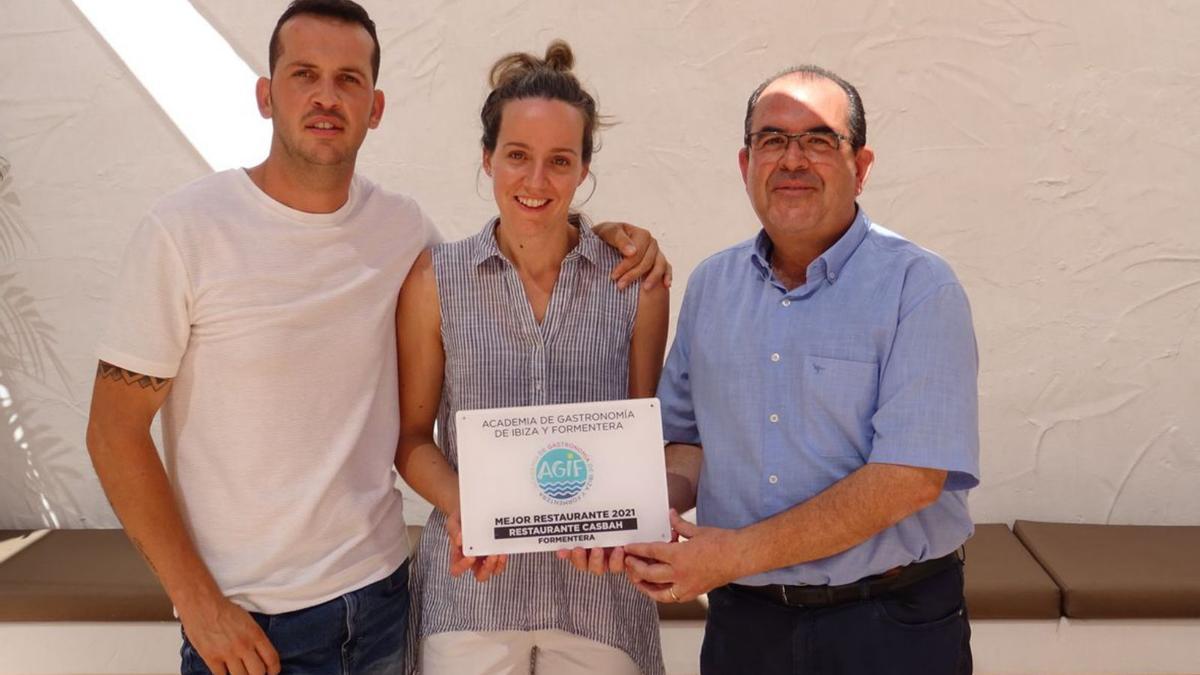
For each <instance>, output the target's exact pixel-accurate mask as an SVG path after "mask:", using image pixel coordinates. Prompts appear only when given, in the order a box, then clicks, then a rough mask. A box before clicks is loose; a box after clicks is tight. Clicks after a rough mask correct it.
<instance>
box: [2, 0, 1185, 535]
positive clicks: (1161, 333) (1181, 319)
mask: <svg viewBox="0 0 1200 675" xmlns="http://www.w3.org/2000/svg"><path fill="white" fill-rule="evenodd" d="M195 4H196V6H197V7H198V8H199V9H200V10H201V11H202V13H203V14H205V16H207V17H208V18H209V19H210V20H211V21H212V22H213V23H214V25H216V26H217V28H218V29H219V30H221V31H222V32H223V33H224V34H225V35H226V36H227V37H228V39H229V40H230V42H231V43H232V44H233V46H234V47H235V49H237V51H238V52H239V53H241V54H242V55H243V56H244V57H245V58H247V60H248V61H249V62H250V64H251V65H252V66H253V67H254V68H255V69H256V70H259V71H260V72H261V71H263V70H265V65H266V56H265V50H266V40H267V36H268V34H269V32H270V29H271V27H272V26H273V24H274V19H275V17H276V16H277V15H278V12H279V11H280V10H281V8H282V6H283V4H284V3H283V2H263V3H241V2H233V1H232V0H196V2H195ZM368 7H369V8H370V9H371V10H372V12H373V14H374V16H375V18H376V20H377V22H378V23H379V25H380V38H381V40H382V42H383V49H384V58H383V69H382V73H381V83H380V86H381V87H382V88H383V89H384V90H385V91H386V92H387V94H388V97H389V107H388V109H387V112H386V114H385V116H384V121H383V125H382V128H381V129H379V130H378V131H376V132H374V133H373V134H372V135H371V136H370V137H369V138H368V140H367V144H366V146H365V147H364V151H363V153H362V154H361V156H360V159H361V167H362V169H363V171H364V172H365V173H367V174H369V175H370V176H372V177H373V178H375V179H376V180H378V181H380V182H382V183H383V184H385V185H386V186H387V187H389V188H392V189H397V190H402V191H405V192H409V193H411V194H413V195H414V196H416V197H417V198H418V199H419V200H420V201H421V203H422V204H423V205H424V206H425V208H426V209H427V210H428V211H430V212H431V213H432V214H433V216H434V217H435V218H436V220H437V221H438V222H439V223H440V224H441V226H442V228H443V229H444V230H445V231H446V233H447V234H448V235H450V236H462V235H466V234H469V233H472V232H473V231H475V230H476V228H478V227H479V226H480V225H481V223H482V221H483V219H484V218H485V217H486V216H488V215H489V214H490V213H491V210H492V205H491V203H490V197H488V195H490V190H489V188H488V186H487V185H485V184H484V183H483V182H482V181H480V182H479V183H478V184H477V182H476V178H477V173H476V170H477V167H478V154H479V150H478V140H477V139H478V133H479V130H478V122H477V112H478V107H479V104H480V103H481V101H482V98H483V96H484V94H485V91H486V90H485V86H484V77H485V73H486V69H487V66H488V65H489V64H490V63H491V62H492V60H493V59H494V58H495V57H496V56H498V55H500V54H501V53H503V52H505V51H509V50H513V49H523V50H535V51H540V50H541V49H543V48H544V47H545V44H546V42H547V41H549V40H550V39H551V38H553V37H563V38H566V39H567V40H568V41H570V42H571V44H572V46H573V47H574V48H575V50H576V54H577V57H578V61H579V65H578V70H579V72H580V74H581V75H582V76H583V78H584V79H585V81H586V82H587V83H588V84H589V85H590V86H591V87H592V88H593V90H594V91H595V92H597V93H598V95H599V99H600V102H601V106H602V108H603V109H604V111H605V112H607V113H609V114H611V115H612V116H614V117H615V118H616V119H617V120H618V121H619V122H620V123H619V125H618V126H616V127H614V128H613V129H611V130H609V131H608V132H607V133H606V134H605V136H604V148H603V150H602V151H601V152H600V153H599V154H598V155H597V157H596V160H595V162H594V166H593V169H594V171H595V173H596V174H597V175H598V177H599V189H598V190H597V192H596V195H595V197H594V198H593V199H592V201H591V203H590V204H589V205H588V211H589V213H591V214H592V215H594V216H598V217H601V218H611V219H626V220H629V221H632V222H635V223H638V224H640V225H643V226H645V227H648V228H650V229H652V230H654V231H655V233H656V234H657V235H658V236H659V238H660V240H661V241H662V242H663V243H664V246H665V247H666V249H667V251H668V253H669V255H670V256H671V258H672V260H673V261H674V262H675V265H676V276H677V280H678V281H677V289H678V290H677V291H676V292H675V303H676V305H677V304H678V299H679V298H680V297H681V292H682V288H683V284H684V282H686V278H687V276H688V273H689V272H690V271H691V269H692V268H693V267H694V266H695V264H696V263H697V262H698V261H699V260H701V259H702V258H703V257H705V256H706V255H708V254H709V253H711V252H712V251H714V250H716V249H718V248H720V247H723V246H726V245H729V244H732V243H734V242H736V241H739V240H741V239H744V238H746V237H749V236H750V235H752V234H753V233H754V231H755V228H756V222H755V220H754V217H753V213H752V211H751V210H750V209H749V207H748V204H747V201H746V198H745V195H744V193H743V192H742V189H741V183H740V179H739V176H738V171H737V167H736V159H735V155H736V152H737V149H738V145H739V143H740V134H741V124H742V114H743V107H744V105H745V98H746V96H747V95H748V94H749V92H750V90H751V89H753V87H754V86H755V85H756V84H757V83H758V81H759V80H760V79H762V78H763V77H764V76H766V75H767V74H769V73H771V72H773V71H775V70H777V69H779V68H781V67H783V66H786V65H789V64H793V63H798V62H816V63H819V64H822V65H825V66H827V67H829V68H832V69H833V70H835V71H837V72H839V73H841V74H843V75H844V76H846V77H847V78H848V79H850V80H851V81H853V82H855V83H856V84H858V86H859V88H860V90H861V91H862V94H863V97H864V99H865V102H866V106H867V111H868V122H869V139H870V144H871V145H872V146H873V147H874V148H875V150H876V152H877V156H878V162H877V164H876V167H875V170H874V174H873V176H872V179H871V181H870V183H869V184H868V186H867V190H866V193H865V194H864V196H863V202H862V203H863V205H864V206H865V208H866V209H867V210H868V212H869V213H870V214H871V215H872V216H873V217H874V218H875V219H876V220H878V221H880V222H882V223H884V224H886V225H887V226H889V227H891V228H892V229H895V230H897V231H899V232H901V233H903V234H905V235H907V236H908V237H909V238H911V239H913V240H915V241H917V242H918V243H920V244H922V245H925V246H927V247H929V248H932V249H934V250H936V251H938V252H939V253H941V254H942V255H943V256H945V257H946V258H947V259H948V260H949V261H950V262H951V264H952V265H953V266H954V268H955V269H956V270H957V271H958V273H959V276H960V278H961V279H962V281H963V283H964V285H965V286H966V288H967V291H968V293H969V294H970V297H971V300H972V303H973V306H974V311H975V323H976V329H977V332H978V336H979V347H980V353H981V357H982V372H981V378H980V387H981V406H982V429H981V432H982V441H983V470H984V483H983V485H982V486H981V487H980V488H979V489H978V490H976V491H975V493H974V494H973V496H972V508H973V510H974V513H975V515H976V517H977V519H978V520H981V521H983V520H991V521H994V520H1011V519H1014V518H1035V519H1047V520H1066V521H1086V522H1122V523H1170V524H1184V523H1186V524H1200V490H1198V489H1197V485H1200V419H1198V417H1200V416H1197V415H1196V414H1195V413H1194V410H1195V408H1196V407H1197V403H1200V321H1198V308H1200V235H1198V234H1197V228H1196V223H1195V221H1196V216H1195V215H1194V214H1195V213H1196V212H1197V211H1198V210H1200V196H1198V195H1200V191H1198V190H1197V189H1196V188H1195V187H1194V185H1193V184H1194V183H1195V182H1196V180H1197V179H1198V178H1200V170H1197V169H1196V168H1195V167H1196V162H1197V160H1198V159H1200V135H1198V134H1197V132H1196V128H1197V126H1198V123H1200V113H1198V112H1197V109H1198V106H1200V50H1198V49H1197V48H1196V47H1195V35H1196V34H1197V33H1198V32H1200V3H1194V2H1187V1H1170V0H1156V1H1148V2H1143V3H1124V4H1121V3H1115V4H1109V3H1105V4H1103V5H1102V4H1100V3H1094V2H1082V1H1079V2H1066V1H1064V2H1053V3H1046V2H1035V1H1032V0H1010V1H1003V2H1002V1H985V2H974V3H961V2H952V1H951V0H940V1H937V2H926V3H920V5H919V6H918V4H917V3H893V2H885V1H882V0H853V1H850V2H840V3H816V2H793V3H782V2H740V3H727V2H702V1H699V0H696V1H692V2H661V3H646V2H632V1H619V2H618V1H609V2H603V3H595V2H561V1H557V0H553V1H552V0H543V1H534V2H517V1H514V0H504V1H496V2H442V1H434V0H429V1H427V2H420V3H417V2H402V3H401V2H383V1H381V0H379V1H376V2H368ZM3 15H4V17H5V19H4V21H3V27H0V63H4V64H5V67H4V68H0V156H4V157H6V158H7V159H8V160H9V162H11V164H12V168H11V177H10V179H9V182H7V183H4V184H3V186H2V187H0V190H3V193H0V218H8V219H9V221H14V222H19V223H20V224H21V225H22V226H23V228H24V230H23V231H24V232H26V233H27V234H28V235H29V236H28V239H29V242H27V244H26V245H24V246H23V247H15V248H14V251H13V252H12V253H10V254H6V253H5V249H4V248H3V247H2V246H0V310H3V309H4V308H5V307H6V306H12V307H16V306H18V304H19V303H22V302H25V303H26V304H23V305H20V308H24V309H22V310H20V311H26V312H27V313H28V312H36V313H37V314H38V316H39V317H40V319H41V321H42V323H41V324H37V325H43V326H44V327H43V328H42V329H40V330H41V331H42V334H44V336H45V338H46V339H45V340H43V342H44V344H42V343H38V344H34V345H32V346H26V347H25V348H24V351H23V352H20V350H18V349H16V348H15V347H6V346H5V345H6V344H10V343H11V342H12V341H11V338H10V336H7V335H3V334H0V385H3V386H5V387H7V391H8V392H9V396H10V398H11V400H13V401H15V404H14V406H13V407H10V408H4V409H3V410H2V412H3V413H4V416H3V417H2V418H0V491H2V492H0V527H4V526H13V525H22V524H24V525H30V524H39V523H42V522H43V521H44V520H45V519H48V514H49V513H50V512H53V513H54V514H55V516H56V518H58V519H59V521H60V522H61V523H62V524H64V525H99V524H105V525H107V524H113V523H114V521H113V520H112V516H111V514H110V513H109V512H108V510H107V507H106V506H105V504H104V501H103V497H102V496H101V495H100V493H99V491H98V489H97V486H96V483H95V479H94V477H92V475H91V473H90V468H89V465H88V462H87V458H86V454H85V452H84V451H83V441H82V435H83V424H84V417H85V414H86V406H87V398H88V393H89V390H90V381H91V377H92V369H93V367H94V360H93V357H92V355H91V346H92V344H93V343H94V341H95V339H96V332H97V330H98V324H99V322H100V320H101V318H102V316H103V314H104V307H105V298H106V293H107V290H108V286H109V283H110V280H111V279H112V276H113V272H114V266H115V264H116V261H117V259H118V256H119V255H120V252H121V249H122V246H123V244H124V242H125V239H126V237H127V236H128V234H129V233H130V232H131V230H132V228H133V226H134V224H135V223H136V221H137V218H138V216H139V214H140V213H141V212H142V211H143V210H144V209H145V208H146V207H147V206H148V205H149V204H150V203H151V202H152V201H153V200H154V199H155V197H156V196H157V195H159V194H162V193H164V192H166V191H168V190H169V189H171V188H172V187H173V186H176V185H178V184H181V183H183V182H185V181H187V180H189V179H191V178H193V177H196V176H199V175H201V174H203V173H204V171H205V169H204V165H203V163H202V162H201V161H200V160H199V159H198V156H197V155H196V153H195V152H193V151H192V150H191V149H190V147H189V146H188V144H187V142H186V140H185V139H183V138H182V137H181V136H180V134H179V133H178V132H176V131H175V129H174V128H173V127H172V125H171V123H170V122H169V120H167V119H165V118H164V117H163V115H162V114H161V113H160V112H159V111H158V109H157V108H156V107H155V105H154V103H153V101H152V100H151V99H150V97H149V96H148V95H146V94H145V93H144V92H143V91H142V90H141V88H140V87H139V85H138V83H137V82H136V81H135V80H133V79H132V78H131V76H130V75H129V74H128V73H127V71H126V70H125V69H124V67H123V66H122V65H121V63H120V61H119V60H118V59H117V58H116V57H115V56H114V55H113V54H112V52H111V51H110V50H109V49H107V47H106V46H105V45H104V43H103V42H102V41H101V40H100V39H99V37H98V36H97V35H96V34H95V33H94V32H93V31H91V29H90V28H89V27H88V26H87V25H86V23H85V22H84V21H83V19H82V18H81V17H80V15H79V14H78V13H77V12H76V11H75V10H74V8H73V7H72V6H71V5H70V4H69V3H67V2H65V0H58V1H54V2H46V1H43V0H6V1H5V3H4V9H3ZM251 95H252V93H251V92H249V91H247V92H246V96H251ZM480 195H483V196H480ZM9 221H5V220H0V228H8V230H14V227H13V226H11V225H6V224H5V223H6V222H9ZM3 231H6V230H2V229H0V232H3ZM20 298H28V300H27V301H24V300H21V299H20ZM3 303H8V304H7V305H3ZM20 308H19V309H20ZM3 316H4V315H3V314H0V331H2V330H5V328H4V326H6V325H7V324H4V323H3V321H4V319H3V318H2V317H3ZM31 322H32V323H30V325H33V324H35V323H37V322H36V321H33V320H32V319H31ZM31 330H32V329H31ZM5 339H8V340H9V342H7V343H6V342H4V340H5ZM48 340H53V342H49V341H48ZM35 342H36V341H35ZM39 345H40V346H39ZM6 348H7V349H8V350H9V351H7V352H6V351H4V350H5V349H6ZM38 349H41V350H42V351H43V352H47V353H49V352H53V353H54V354H56V355H57V358H58V359H59V360H60V361H61V363H62V371H61V372H59V370H58V369H57V368H56V367H55V366H54V365H53V363H51V360H50V359H49V358H48V357H45V356H42V357H40V358H41V359H42V361H44V362H45V365H44V367H42V368H40V369H38V368H36V367H34V366H35V365H36V364H35V363H34V358H33V356H31V355H32V354H33V353H34V352H36V351H38ZM17 352H19V354H18V356H20V357H21V358H20V359H18V358H16V357H14V356H12V354H13V353H17ZM6 358H7V359H8V361H7V362H6V361H5V359H6ZM22 359H23V360H22ZM18 361H20V363H18ZM0 393H3V391H0ZM2 404H3V400H0V405H2ZM13 409H16V410H18V411H19V413H20V419H19V423H21V424H23V425H24V427H23V428H24V429H25V432H26V439H25V441H28V440H29V439H30V438H33V439H34V441H35V443H34V444H32V445H30V449H23V448H20V447H19V445H18V444H17V443H15V442H13V441H12V438H11V436H12V429H13V424H14V423H13V422H12V421H10V417H9V415H10V411H11V410H13ZM5 424H8V425H9V427H8V428H7V430H6V428H5ZM34 471H36V475H35V474H34V473H33V472H34ZM43 494H44V495H45V497H46V501H45V503H43V501H42V495H43Z"/></svg>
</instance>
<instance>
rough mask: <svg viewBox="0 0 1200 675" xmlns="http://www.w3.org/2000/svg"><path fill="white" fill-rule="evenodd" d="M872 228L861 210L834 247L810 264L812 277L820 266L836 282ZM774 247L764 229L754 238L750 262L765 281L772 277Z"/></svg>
mask: <svg viewBox="0 0 1200 675" xmlns="http://www.w3.org/2000/svg"><path fill="white" fill-rule="evenodd" d="M870 226H871V221H870V219H869V218H867V214H866V212H865V211H863V210H862V209H861V208H859V209H858V210H857V212H856V213H855V214H854V220H853V221H851V223H850V227H849V228H848V229H847V230H846V232H845V233H844V234H842V236H841V237H839V238H838V240H837V241H835V242H834V243H833V246H830V247H829V248H828V249H826V250H825V252H824V253H822V254H821V255H820V256H818V257H817V259H816V260H814V261H812V262H811V263H809V267H808V269H809V272H810V277H811V273H812V272H816V271H818V268H817V267H814V266H817V265H820V266H824V268H825V269H824V270H823V272H824V275H825V278H826V279H828V280H829V282H830V283H834V282H836V281H837V279H838V277H839V276H841V274H842V268H843V267H845V266H846V262H847V261H849V260H850V256H852V255H854V252H855V251H856V250H858V245H859V244H861V243H862V242H863V239H866V237H867V230H869V229H870ZM774 246H775V244H774V243H773V242H772V241H771V237H769V236H767V231H766V230H765V229H763V230H759V232H758V236H757V237H755V238H754V246H752V247H751V249H750V260H751V262H753V263H754V266H755V267H757V268H758V270H759V272H761V273H762V274H763V278H764V279H766V278H770V276H771V249H772V248H774Z"/></svg>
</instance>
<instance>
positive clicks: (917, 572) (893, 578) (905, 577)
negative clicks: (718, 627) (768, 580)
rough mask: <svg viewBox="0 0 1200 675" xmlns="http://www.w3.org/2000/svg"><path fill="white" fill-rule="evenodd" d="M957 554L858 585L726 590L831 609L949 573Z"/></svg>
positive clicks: (789, 604)
mask: <svg viewBox="0 0 1200 675" xmlns="http://www.w3.org/2000/svg"><path fill="white" fill-rule="evenodd" d="M959 561H960V559H959V557H958V554H957V553H951V554H949V555H946V556H942V557H941V558H934V559H933V560H924V561H922V562H917V563H912V564H911V565H905V566H904V567H897V568H896V569H893V570H888V571H887V572H884V573H883V574H877V575H874V576H870V577H864V578H862V579H859V580H858V581H854V582H851V583H848V584H842V585H840V586H786V585H783V584H770V585H767V586H744V585H742V584H729V585H728V586H727V588H729V589H730V590H732V591H734V592H735V593H745V594H748V595H754V596H758V597H760V598H765V599H767V600H770V601H771V602H774V603H776V604H779V605H785V606H787V607H831V606H833V605H841V604H845V603H847V602H858V601H861V600H870V599H871V598H878V597H880V596H882V595H887V594H888V593H891V592H893V591H896V590H899V589H901V588H904V587H905V586H911V585H913V584H915V583H917V582H918V581H923V580H925V579H928V578H929V577H931V576H933V575H935V574H937V573H938V572H942V571H944V570H947V569H949V568H950V567H951V566H953V565H957V564H959Z"/></svg>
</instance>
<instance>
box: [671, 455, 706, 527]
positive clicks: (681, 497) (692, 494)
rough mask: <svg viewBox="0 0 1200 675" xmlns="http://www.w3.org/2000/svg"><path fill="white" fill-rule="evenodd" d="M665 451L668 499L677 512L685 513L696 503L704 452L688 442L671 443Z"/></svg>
mask: <svg viewBox="0 0 1200 675" xmlns="http://www.w3.org/2000/svg"><path fill="white" fill-rule="evenodd" d="M665 452H666V454H667V501H668V503H669V504H670V505H671V508H673V509H675V511H676V512H678V513H683V512H684V511H687V510H689V509H691V508H692V507H694V506H695V505H696V488H697V486H698V485H699V484H700V469H701V465H702V464H703V462H704V452H703V450H702V449H701V448H700V446H698V445H688V444H686V443H671V444H669V445H667V447H666V450H665Z"/></svg>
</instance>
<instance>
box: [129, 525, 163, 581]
mask: <svg viewBox="0 0 1200 675" xmlns="http://www.w3.org/2000/svg"><path fill="white" fill-rule="evenodd" d="M126 534H128V532H126ZM129 541H132V542H133V545H134V546H135V547H137V550H138V553H141V554H142V559H143V560H145V561H146V564H147V565H149V566H150V571H151V572H154V574H155V576H157V575H158V568H157V567H155V566H154V561H153V560H151V559H150V556H148V555H146V549H145V547H143V546H142V542H141V540H140V539H138V538H137V537H133V536H131V537H129Z"/></svg>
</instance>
